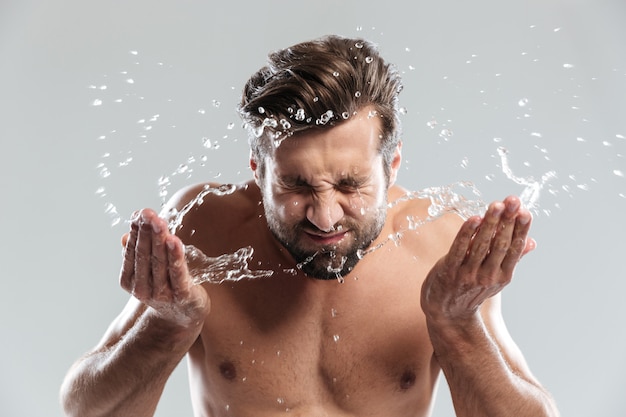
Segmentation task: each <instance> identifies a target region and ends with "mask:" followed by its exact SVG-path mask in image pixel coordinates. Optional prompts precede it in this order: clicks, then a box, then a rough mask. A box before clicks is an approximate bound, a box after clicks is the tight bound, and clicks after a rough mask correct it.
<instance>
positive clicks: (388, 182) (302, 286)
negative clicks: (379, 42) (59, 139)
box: [62, 36, 558, 417]
mask: <svg viewBox="0 0 626 417" xmlns="http://www.w3.org/2000/svg"><path fill="white" fill-rule="evenodd" d="M400 90H401V82H400V78H399V75H398V74H397V72H396V70H395V69H394V68H393V67H392V66H391V65H389V64H387V63H385V61H384V60H383V59H382V58H381V57H380V56H379V55H378V53H377V51H376V49H375V47H374V46H373V45H372V44H370V43H369V42H367V41H364V40H360V39H344V38H340V37H336V36H328V37H324V38H321V39H317V40H315V41H311V42H305V43H302V44H298V45H294V46H292V47H290V48H287V49H285V50H282V51H278V52H275V53H273V54H271V55H270V57H269V63H268V65H267V66H266V67H264V68H262V69H261V70H260V71H259V72H257V73H256V74H254V75H253V76H252V77H251V79H250V80H249V82H248V83H247V85H246V86H245V88H244V94H243V98H242V102H241V105H240V113H241V115H242V117H243V119H244V121H245V123H246V126H247V128H248V131H249V137H250V145H251V157H250V166H251V168H252V171H253V173H254V180H252V181H250V182H249V183H247V184H245V185H244V186H242V187H239V188H238V189H236V190H235V191H233V192H232V193H227V194H226V195H221V196H217V195H213V194H211V193H206V192H205V191H206V186H205V185H198V186H192V187H189V188H188V189H184V190H182V191H180V192H179V193H178V194H176V195H175V196H174V197H173V198H172V200H171V201H170V202H169V205H168V207H166V208H165V211H164V212H170V213H177V212H178V213H184V216H182V219H181V218H180V217H179V218H178V220H179V221H180V224H179V225H178V227H176V228H173V227H172V228H171V229H175V234H173V233H171V231H170V224H168V222H167V221H166V220H165V219H164V218H162V217H159V216H158V215H157V213H155V212H154V211H152V210H149V209H144V210H142V211H140V212H139V213H137V214H136V215H135V216H133V219H132V221H131V230H130V233H129V234H127V235H125V237H124V239H123V243H124V246H125V254H124V261H123V265H122V269H121V274H120V282H121V286H122V287H123V288H124V289H125V290H126V291H128V292H129V293H130V294H132V297H131V299H130V301H129V302H128V304H127V306H126V308H125V309H124V311H123V312H122V313H121V314H120V316H119V317H118V318H117V319H116V320H115V321H114V322H113V323H112V324H111V326H110V328H109V329H108V330H107V332H106V334H105V335H104V337H103V339H102V340H101V341H100V343H99V344H98V345H97V346H96V348H95V349H94V350H93V351H92V352H90V353H88V354H87V355H85V356H84V357H83V358H81V359H80V360H79V361H78V362H77V363H76V364H75V365H74V366H73V367H72V369H71V370H70V371H69V373H68V375H67V377H66V380H65V382H64V384H63V388H62V399H63V404H64V407H65V410H66V412H67V413H68V415H73V416H82V417H85V416H151V415H153V414H154V410H155V408H156V406H157V403H158V400H159V397H160V395H161V393H162V390H163V387H164V384H165V382H166V381H167V379H168V377H169V376H170V374H171V372H172V371H173V370H174V368H175V367H176V366H177V364H178V363H179V361H180V360H181V359H182V358H183V357H184V356H185V355H187V357H188V363H189V372H190V388H191V394H192V401H193V406H194V410H195V415H196V416H203V417H204V416H228V415H232V416H254V417H262V416H276V415H282V414H283V413H284V412H291V414H292V415H298V416H315V417H319V416H391V417H395V416H402V417H406V416H416V417H417V416H419V417H423V416H428V415H430V412H431V409H432V405H433V397H434V393H435V387H436V382H437V378H438V376H439V374H440V371H441V370H443V372H444V374H445V376H446V378H447V380H448V383H449V386H450V390H451V393H452V398H453V401H454V406H455V409H456V412H457V414H458V415H459V416H469V417H477V416H517V417H520V416H533V417H537V416H555V415H557V414H558V413H557V411H556V408H555V406H554V404H553V401H552V399H551V398H550V395H549V394H548V393H547V392H546V391H545V390H544V389H543V388H542V387H541V385H540V384H539V383H538V382H537V380H536V379H535V378H534V377H533V376H532V374H531V373H530V371H529V369H528V367H527V365H526V363H525V361H524V358H523V356H522V354H521V352H520V351H519V349H518V348H517V347H516V345H515V343H514V342H513V340H512V339H511V337H510V336H509V334H508V333H507V330H506V328H505V325H504V322H503V319H502V315H501V310H500V295H499V293H500V290H501V289H502V288H503V287H504V286H505V285H506V284H507V283H508V282H510V280H511V279H512V275H513V270H514V268H515V265H516V263H517V262H518V261H519V259H520V258H521V257H522V256H523V255H524V254H525V253H527V252H528V251H530V250H532V249H533V248H534V246H535V243H534V241H533V240H532V239H529V238H527V235H528V230H529V227H530V223H531V215H530V213H529V212H528V211H527V210H525V209H523V208H522V207H520V202H519V200H518V199H517V198H515V197H509V198H507V199H505V200H504V201H501V202H494V203H492V204H491V205H490V206H489V208H488V209H487V211H486V214H485V215H484V217H482V218H481V217H478V216H475V217H472V218H470V219H468V220H467V221H465V222H462V220H461V219H460V218H459V217H458V216H456V215H454V214H447V215H444V216H441V217H439V218H437V219H430V217H429V214H428V206H429V201H427V200H424V199H417V198H411V197H410V194H408V193H407V191H406V190H404V189H402V188H401V187H399V186H397V185H395V181H396V177H397V173H398V169H399V167H400V162H401V152H400V151H401V142H400V135H399V121H398V113H399V111H398V103H397V98H398V94H399V92H400ZM199 193H203V194H206V195H205V196H204V197H203V198H202V199H195V197H196V196H197V195H199ZM416 223H419V224H421V226H419V229H417V230H414V229H415V226H414V225H415V224H416ZM411 225H413V226H411ZM191 245H193V246H194V247H195V248H197V249H199V250H200V251H201V252H202V253H204V254H205V255H207V256H209V257H215V256H219V255H222V254H228V253H234V252H235V251H237V250H238V249H240V248H242V247H248V246H249V247H252V248H253V249H254V253H253V255H252V258H251V259H250V260H249V267H250V268H252V269H251V270H252V271H253V272H254V271H255V270H257V271H258V270H263V271H273V273H272V275H271V276H265V277H262V278H254V279H247V280H239V281H225V282H223V283H221V284H214V283H210V282H205V283H202V284H198V285H195V284H194V283H193V279H194V277H193V276H192V274H190V272H189V271H190V269H189V268H190V267H189V266H188V265H187V262H186V258H185V246H191ZM194 270H197V268H194ZM195 278H196V279H197V278H198V277H195Z"/></svg>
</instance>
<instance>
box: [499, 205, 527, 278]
mask: <svg viewBox="0 0 626 417" xmlns="http://www.w3.org/2000/svg"><path fill="white" fill-rule="evenodd" d="M531 221H532V216H531V214H530V212H528V211H527V210H524V211H521V212H520V213H519V215H518V216H517V219H516V221H515V230H513V236H512V237H511V248H510V249H509V251H508V252H507V255H506V256H505V258H504V260H503V261H502V271H503V272H504V273H505V274H508V275H512V274H513V269H515V266H516V265H517V262H519V260H520V258H521V257H522V255H523V254H524V253H525V252H524V251H525V250H526V248H527V247H528V246H529V243H528V239H527V238H528V232H529V230H530V224H531ZM531 241H532V243H530V246H531V247H532V246H533V244H534V240H532V239H531ZM529 250H530V249H529Z"/></svg>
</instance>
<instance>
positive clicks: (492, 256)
mask: <svg viewBox="0 0 626 417" xmlns="http://www.w3.org/2000/svg"><path fill="white" fill-rule="evenodd" d="M519 209H520V202H519V200H518V199H517V198H516V197H509V198H507V199H506V200H505V201H504V211H503V213H502V216H501V217H500V223H499V224H498V225H497V227H496V231H495V235H494V236H493V239H492V242H491V247H490V248H489V254H488V255H487V258H486V259H485V261H484V263H483V266H484V268H485V270H486V271H487V272H488V273H496V272H500V270H501V268H502V262H503V260H504V258H505V257H506V256H507V254H508V252H509V248H510V247H511V238H512V236H513V230H514V229H515V222H516V217H517V213H518V211H519Z"/></svg>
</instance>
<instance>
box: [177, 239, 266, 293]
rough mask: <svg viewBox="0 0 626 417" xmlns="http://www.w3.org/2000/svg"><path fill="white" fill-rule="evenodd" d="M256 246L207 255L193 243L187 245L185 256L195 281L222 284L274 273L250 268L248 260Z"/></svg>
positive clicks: (264, 276) (196, 282)
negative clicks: (211, 255)
mask: <svg viewBox="0 0 626 417" xmlns="http://www.w3.org/2000/svg"><path fill="white" fill-rule="evenodd" d="M253 254H254V248H252V247H251V246H247V247H245V248H241V249H238V250H237V251H235V253H228V254H224V255H220V256H218V257H210V256H206V255H205V254H204V253H203V252H202V251H201V250H200V249H198V248H196V247H195V246H193V245H186V246H185V257H186V259H187V263H188V265H189V272H190V274H191V276H192V277H193V283H194V284H196V285H198V284H202V283H204V282H209V283H212V284H221V283H222V282H225V281H241V280H243V279H255V278H267V277H270V276H272V275H273V274H274V271H272V270H254V271H252V270H250V268H249V267H248V262H249V261H250V260H251V259H252V255H253Z"/></svg>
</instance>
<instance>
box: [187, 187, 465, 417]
mask: <svg viewBox="0 0 626 417" xmlns="http://www.w3.org/2000/svg"><path fill="white" fill-rule="evenodd" d="M197 191H199V189H198V190H196V191H193V190H192V191H191V192H190V195H191V196H193V193H194V192H197ZM404 194H405V191H404V190H402V189H400V188H398V187H393V188H392V189H391V190H390V193H389V201H390V202H393V201H394V200H397V199H398V198H400V197H401V196H402V195H404ZM259 201H260V195H259V191H258V188H257V187H256V185H254V183H249V184H248V185H247V187H245V188H243V189H241V190H238V191H236V192H235V193H233V194H231V195H227V196H222V197H217V196H214V197H209V198H208V199H205V202H204V203H203V204H202V205H200V206H198V207H197V208H196V209H193V210H192V211H190V212H189V213H188V214H187V215H186V216H185V219H184V223H183V224H184V227H183V228H182V229H181V231H180V233H179V236H180V237H181V238H182V239H183V241H184V242H185V243H186V244H193V245H194V246H196V247H197V248H198V249H200V250H202V252H204V253H205V254H206V255H207V256H219V255H222V254H224V253H232V252H234V251H236V250H237V249H239V248H241V247H246V246H252V247H253V248H254V249H255V251H254V255H253V258H252V260H251V262H250V264H249V268H250V269H251V270H254V269H264V270H273V271H274V274H273V275H272V276H271V277H268V278H256V279H252V280H242V281H238V282H223V283H221V284H209V283H205V284H202V285H204V286H205V288H206V290H207V292H208V293H209V296H210V298H211V313H210V314H209V316H208V317H207V319H206V321H205V325H204V329H203V331H202V333H201V335H200V337H199V338H198V340H197V341H196V343H195V344H194V346H193V347H192V349H191V350H190V351H189V360H190V365H191V366H190V374H191V375H190V377H191V391H192V398H193V402H194V409H195V410H196V415H197V416H212V417H217V416H238V417H240V416H254V417H262V416H276V415H282V414H283V413H285V412H289V413H290V415H294V416H315V417H322V416H404V417H406V416H420V417H421V416H427V415H429V412H430V406H431V403H432V397H433V393H434V387H435V384H436V380H437V377H438V374H439V367H438V365H437V363H436V361H435V360H434V359H433V356H432V353H433V351H432V346H431V344H430V339H429V336H428V332H427V329H426V323H425V320H424V315H423V312H422V310H421V308H420V301H419V300H420V289H421V285H422V282H423V280H424V277H425V276H426V274H427V273H428V271H429V270H430V268H431V267H432V265H433V264H434V263H435V262H436V261H437V260H438V259H439V258H440V257H441V256H442V255H443V254H444V253H445V252H446V251H447V249H448V247H449V245H450V242H451V241H452V239H453V237H454V234H455V233H456V230H458V225H459V221H458V219H456V218H454V216H450V217H446V216H444V217H443V218H441V219H439V220H436V221H432V222H427V223H425V224H424V225H423V226H421V227H419V228H418V229H417V230H407V229H408V227H409V220H408V219H407V216H410V217H412V220H417V219H425V218H426V217H427V208H428V205H429V202H428V201H427V200H417V199H412V200H408V201H406V202H401V203H399V204H396V205H393V207H391V208H390V209H389V211H388V215H387V222H386V225H385V227H384V229H383V231H382V233H381V234H380V236H379V238H378V239H377V240H376V241H375V242H374V244H373V246H376V245H378V244H381V243H383V242H385V241H386V243H384V244H382V246H380V248H378V249H376V250H374V251H372V252H371V253H368V254H367V255H366V256H365V257H364V258H363V259H362V260H361V261H360V262H359V263H358V264H357V266H356V267H355V268H354V270H353V271H352V272H351V273H350V274H349V275H347V276H345V277H343V282H339V280H330V281H321V280H315V279H311V278H307V277H306V276H304V275H303V274H302V273H301V272H299V271H298V270H297V268H295V264H294V262H293V260H292V259H291V258H290V256H289V255H288V254H287V253H286V252H285V251H284V250H283V249H282V248H281V247H280V245H279V244H278V243H277V242H276V241H275V240H274V238H273V237H272V235H271V234H270V233H269V231H268V230H267V226H266V225H265V221H264V218H263V215H262V213H263V209H262V207H261V206H260V204H259ZM224 212H228V213H229V216H223V215H220V214H221V213H224ZM398 232H400V235H399V236H401V237H400V238H399V240H395V241H394V240H388V236H390V235H394V236H396V234H397V233H398Z"/></svg>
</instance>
